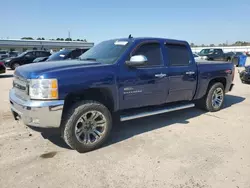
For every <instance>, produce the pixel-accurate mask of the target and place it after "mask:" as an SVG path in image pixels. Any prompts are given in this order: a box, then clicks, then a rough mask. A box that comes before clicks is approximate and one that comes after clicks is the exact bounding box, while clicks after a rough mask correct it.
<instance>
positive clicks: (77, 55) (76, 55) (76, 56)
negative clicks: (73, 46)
mask: <svg viewBox="0 0 250 188" xmlns="http://www.w3.org/2000/svg"><path fill="white" fill-rule="evenodd" d="M80 55H82V52H81V50H80V49H77V50H73V51H72V53H71V58H72V59H76V58H78V57H79V56H80Z"/></svg>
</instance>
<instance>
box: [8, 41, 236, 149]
mask: <svg viewBox="0 0 250 188" xmlns="http://www.w3.org/2000/svg"><path fill="white" fill-rule="evenodd" d="M234 72H235V69H234V65H233V63H231V62H218V63H216V62H209V61H206V62H199V63H197V62H195V60H194V57H193V55H192V51H191V48H190V46H189V44H188V43H187V42H185V41H178V40H169V39H162V38H131V37H129V38H123V39H115V40H108V41H104V42H101V43H100V44H98V45H96V46H94V47H92V48H91V49H90V50H88V51H87V52H85V53H84V54H83V55H81V56H80V58H79V59H76V60H65V61H63V62H60V61H54V62H53V61H52V62H50V63H38V64H30V65H25V66H21V67H18V68H17V69H16V71H15V73H14V81H13V86H14V88H13V89H11V90H10V94H9V96H10V105H11V110H12V112H13V115H14V118H15V119H20V118H21V119H22V120H23V122H24V123H25V124H27V125H30V126H38V127H39V126H40V127H57V128H60V129H61V134H62V138H63V139H64V141H65V142H66V143H67V144H68V145H69V146H70V147H71V148H73V149H76V150H78V151H79V152H86V151H90V150H93V149H96V148H98V147H100V146H101V145H102V144H103V143H104V142H105V141H106V140H107V138H108V136H109V133H110V131H111V129H112V117H119V119H120V120H121V121H128V120H131V119H136V118H142V117H146V116H150V115H155V114H161V113H165V112H170V111H175V110H181V109H185V108H191V107H194V106H195V104H197V106H198V107H201V108H203V109H205V110H207V111H210V112H216V111H218V110H220V109H221V108H222V106H223V102H224V99H225V93H227V92H229V91H231V90H232V88H233V83H232V82H233V79H234Z"/></svg>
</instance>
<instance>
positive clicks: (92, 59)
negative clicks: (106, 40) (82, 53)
mask: <svg viewBox="0 0 250 188" xmlns="http://www.w3.org/2000/svg"><path fill="white" fill-rule="evenodd" d="M80 60H83V61H96V58H85V59H81V58H80Z"/></svg>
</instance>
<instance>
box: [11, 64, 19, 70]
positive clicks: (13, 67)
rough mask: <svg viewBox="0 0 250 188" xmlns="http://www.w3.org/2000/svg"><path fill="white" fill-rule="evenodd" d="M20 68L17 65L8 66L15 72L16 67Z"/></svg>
mask: <svg viewBox="0 0 250 188" xmlns="http://www.w3.org/2000/svg"><path fill="white" fill-rule="evenodd" d="M19 66H20V64H19V63H13V64H12V65H11V66H10V68H11V69H12V70H15V69H16V68H17V67H19Z"/></svg>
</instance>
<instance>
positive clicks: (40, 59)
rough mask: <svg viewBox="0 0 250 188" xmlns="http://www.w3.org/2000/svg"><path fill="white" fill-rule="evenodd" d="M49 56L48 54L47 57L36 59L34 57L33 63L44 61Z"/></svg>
mask: <svg viewBox="0 0 250 188" xmlns="http://www.w3.org/2000/svg"><path fill="white" fill-rule="evenodd" d="M48 58H49V56H47V57H38V58H36V59H34V61H33V63H39V62H44V61H46V60H47V59H48Z"/></svg>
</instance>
